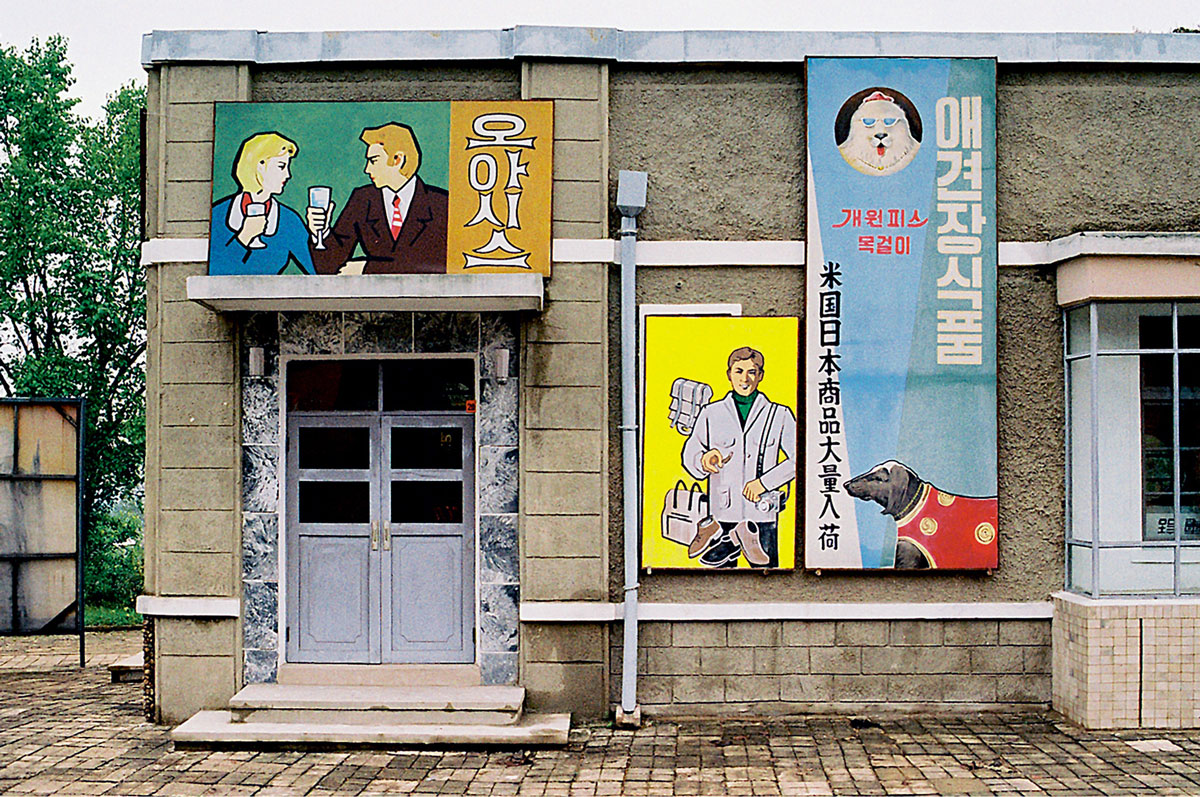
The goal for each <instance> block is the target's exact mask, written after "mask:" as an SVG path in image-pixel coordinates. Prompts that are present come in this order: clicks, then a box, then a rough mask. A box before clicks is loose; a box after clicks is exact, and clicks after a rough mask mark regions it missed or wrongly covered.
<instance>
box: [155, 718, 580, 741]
mask: <svg viewBox="0 0 1200 797" xmlns="http://www.w3.org/2000/svg"><path fill="white" fill-rule="evenodd" d="M570 730H571V715H570V714H526V715H525V716H523V717H522V718H521V719H520V720H519V721H518V722H517V723H515V724H513V725H430V724H393V725H350V724H345V725H337V724H311V723H298V722H281V723H276V722H234V721H233V716H232V714H231V713H230V712H228V711H201V712H199V713H198V714H196V715H195V716H193V717H192V718H191V719H189V720H188V721H187V722H185V723H183V724H182V725H180V726H179V727H178V728H176V729H175V730H173V731H171V739H172V741H174V742H175V746H176V747H178V748H214V747H218V748H229V747H234V748H250V749H262V748H279V747H286V748H288V749H293V748H297V747H299V748H303V747H317V748H346V747H464V746H484V747H542V746H561V745H565V744H566V743H567V736H568V734H569V733H570Z"/></svg>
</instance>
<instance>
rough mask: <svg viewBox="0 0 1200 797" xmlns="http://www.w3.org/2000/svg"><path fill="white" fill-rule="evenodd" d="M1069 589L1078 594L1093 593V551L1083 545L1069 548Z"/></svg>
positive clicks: (1069, 546)
mask: <svg viewBox="0 0 1200 797" xmlns="http://www.w3.org/2000/svg"><path fill="white" fill-rule="evenodd" d="M1067 588H1068V589H1072V590H1074V591H1076V592H1088V593H1090V592H1091V591H1092V549H1091V548H1088V547H1086V546H1083V545H1068V546H1067Z"/></svg>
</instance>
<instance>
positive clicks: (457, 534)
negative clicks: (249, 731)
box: [285, 413, 475, 663]
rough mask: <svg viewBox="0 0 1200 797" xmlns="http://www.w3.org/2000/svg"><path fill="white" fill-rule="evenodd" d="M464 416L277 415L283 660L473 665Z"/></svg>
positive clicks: (470, 440)
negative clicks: (282, 422)
mask: <svg viewBox="0 0 1200 797" xmlns="http://www.w3.org/2000/svg"><path fill="white" fill-rule="evenodd" d="M472 417H473V416H471V415H468V414H465V413H447V414H428V413H421V414H386V413H362V414H355V415H328V414H321V413H311V414H307V413H297V414H293V415H291V416H290V417H289V419H288V430H287V431H288V440H287V469H286V471H285V472H286V479H287V484H286V496H287V498H286V501H287V548H288V549H287V556H286V561H287V567H288V574H287V579H288V580H287V585H288V591H287V596H288V597H287V622H286V624H287V631H286V636H287V639H286V647H287V660H288V661H290V662H339V663H380V662H384V663H388V662H447V663H449V662H472V661H474V658H475V649H474V629H475V616H474V593H475V575H474V573H475V556H474V536H475V505H474V503H475V456H474V424H473V422H472Z"/></svg>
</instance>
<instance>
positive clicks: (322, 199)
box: [308, 185, 332, 249]
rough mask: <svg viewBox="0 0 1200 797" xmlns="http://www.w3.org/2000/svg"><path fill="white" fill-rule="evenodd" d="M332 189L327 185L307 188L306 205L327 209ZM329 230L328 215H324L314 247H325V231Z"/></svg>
mask: <svg viewBox="0 0 1200 797" xmlns="http://www.w3.org/2000/svg"><path fill="white" fill-rule="evenodd" d="M331 192H332V189H331V188H330V187H329V186H327V185H314V186H310V187H309V189H308V206H309V207H310V208H317V209H319V210H326V211H327V210H329V198H330V193H331ZM328 230H329V217H328V216H326V217H325V229H324V230H322V231H321V234H320V235H319V236H318V237H317V245H316V246H315V247H313V248H314V249H324V248H325V233H326V232H328Z"/></svg>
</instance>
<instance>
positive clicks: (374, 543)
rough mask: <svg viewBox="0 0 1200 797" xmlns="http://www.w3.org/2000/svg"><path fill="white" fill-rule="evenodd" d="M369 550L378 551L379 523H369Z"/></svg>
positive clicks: (375, 521) (373, 521)
mask: <svg viewBox="0 0 1200 797" xmlns="http://www.w3.org/2000/svg"><path fill="white" fill-rule="evenodd" d="M371 550H372V551H378V550H379V521H378V520H372V521H371Z"/></svg>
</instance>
